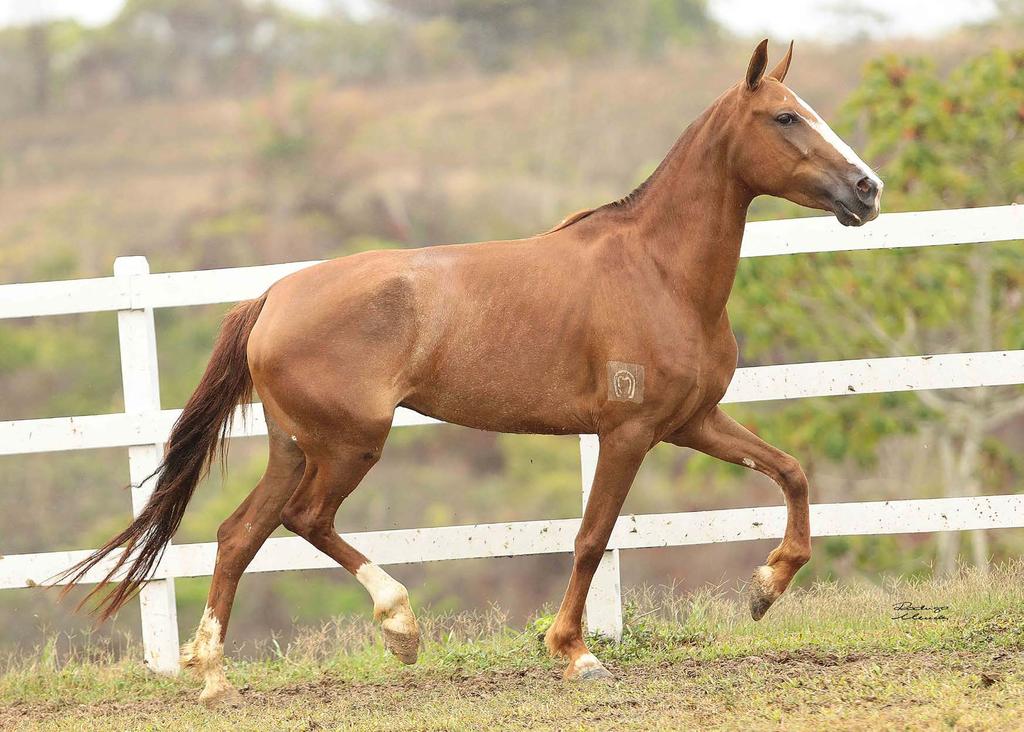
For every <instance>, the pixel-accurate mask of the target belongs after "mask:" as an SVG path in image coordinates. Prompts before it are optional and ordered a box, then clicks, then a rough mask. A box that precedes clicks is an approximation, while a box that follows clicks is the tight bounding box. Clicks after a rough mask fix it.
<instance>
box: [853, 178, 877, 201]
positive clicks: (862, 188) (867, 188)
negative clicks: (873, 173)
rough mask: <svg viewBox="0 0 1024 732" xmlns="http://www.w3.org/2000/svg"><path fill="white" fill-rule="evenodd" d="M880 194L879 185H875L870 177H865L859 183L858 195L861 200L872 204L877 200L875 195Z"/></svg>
mask: <svg viewBox="0 0 1024 732" xmlns="http://www.w3.org/2000/svg"><path fill="white" fill-rule="evenodd" d="M877 193H878V184H877V183H875V181H873V180H872V179H871V178H869V177H868V176H866V175H865V176H864V177H863V178H861V179H860V180H859V181H857V194H858V195H859V196H860V199H861V200H862V201H864V202H865V203H870V202H872V201H874V200H875V195H876V194H877Z"/></svg>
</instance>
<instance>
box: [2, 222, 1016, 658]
mask: <svg viewBox="0 0 1024 732" xmlns="http://www.w3.org/2000/svg"><path fill="white" fill-rule="evenodd" d="M1021 238H1024V208H1022V207H1019V206H998V207H991V208H979V209H964V210H957V211H927V212H915V213H906V214H883V215H882V216H881V217H879V218H878V219H877V220H876V221H875V222H874V223H873V224H872V225H871V226H869V227H865V228H856V229H852V228H843V227H841V226H840V225H839V224H838V222H836V221H835V219H834V218H833V217H831V216H829V217H821V218H810V219H798V220H788V221H772V222H758V223H752V224H750V225H749V226H748V227H747V232H746V236H745V237H744V242H743V249H742V253H741V256H743V257H758V256H771V255H780V254H795V253H805V252H825V251H857V250H866V249H881V248H898V247H921V246H936V245H943V244H966V243H986V242H996V241H1008V240H1013V239H1021ZM313 264H316V262H295V263H290V264H281V265H269V266H262V267H241V268H232V269H224V270H208V271H201V272H173V273H164V274H156V275H153V274H149V268H148V264H147V263H146V261H145V259H144V258H142V257H127V258H121V259H119V260H118V262H117V263H116V265H115V276H114V277H104V278H95V279H87V280H71V281H66V282H38V283H28V284H15V285H2V286H0V319H3V318H24V317H35V316H44V315H58V314H68V313H85V312H104V311H113V310H116V311H118V324H119V335H120V343H121V356H122V377H123V380H124V394H125V413H124V414H107V415H89V416H83V417H60V418H54V419H40V420H19V421H13V422H12V421H8V422H0V455H10V454H26V453H34V452H48V451H58V450H77V449H95V448H104V447H124V446H128V447H129V466H130V472H131V480H132V482H133V483H136V484H137V483H138V482H139V481H141V480H142V478H144V477H145V476H147V475H148V474H149V473H150V472H151V471H152V470H153V469H155V467H156V466H157V464H158V463H159V459H160V455H161V443H162V442H164V441H165V440H166V439H167V436H168V435H169V433H170V429H171V426H172V425H173V423H174V421H175V420H176V419H177V417H178V415H179V414H180V411H179V410H160V405H159V382H158V369H157V360H156V341H155V333H154V328H153V313H152V308H155V307H176V306H187V305H200V304H208V303H221V302H233V301H237V300H242V299H247V298H252V297H257V296H259V295H260V294H261V293H262V292H264V291H265V290H266V289H267V287H269V286H270V285H271V284H273V282H275V281H277V280H278V279H279V278H281V277H283V276H286V275H288V274H290V273H292V272H295V271H298V270H300V269H302V268H304V267H308V266H311V265H313ZM1022 374H1024V351H1005V352H993V353H968V354H949V355H940V356H910V357H898V358H881V359H861V360H855V361H835V362H830V363H816V364H787V365H782V366H765V367H756V368H746V369H739V370H738V371H737V373H736V377H735V379H734V380H733V384H732V386H731V388H730V389H729V392H728V393H727V394H726V396H725V399H724V400H723V401H725V402H747V401H761V400H773V399H793V398H802V397H812V396H826V395H832V396H835V395H845V394H859V393H872V392H888V391H906V390H916V389H946V388H961V387H974V386H991V385H998V384H1017V383H1024V378H1022ZM437 423H438V421H437V420H435V419H432V418H429V417H425V416H423V415H420V414H417V413H415V412H411V411H409V410H405V409H400V410H398V412H397V413H396V415H395V419H394V425H395V426H411V425H425V424H437ZM261 434H266V423H265V421H264V419H263V412H262V408H261V407H260V405H253V408H252V410H251V411H250V413H249V415H248V417H247V418H246V419H245V420H242V421H239V422H236V425H235V429H234V430H233V432H232V436H233V437H242V436H249V435H261ZM597 449H598V448H597V438H596V437H594V436H590V435H583V436H581V470H582V478H583V499H584V505H585V502H586V499H587V496H588V495H589V491H590V488H591V486H592V482H593V476H594V470H595V467H596V461H597ZM150 489H151V485H150V484H147V485H146V486H144V487H142V488H136V489H134V490H133V491H132V502H133V509H134V510H135V512H136V513H137V512H138V511H139V510H141V508H142V506H144V505H145V501H146V500H147V498H148V494H149V490H150ZM785 519H786V514H785V508H784V507H781V506H779V507H767V508H748V509H729V510H723V511H700V512H691V513H675V514H655V515H646V516H626V517H622V518H620V519H619V520H618V522H617V523H616V526H615V530H614V531H613V533H612V537H611V541H610V542H609V546H608V549H609V550H608V552H606V555H605V558H604V560H603V561H602V563H601V565H600V567H599V569H598V573H597V575H596V576H595V578H594V583H593V586H592V588H591V593H590V596H589V598H588V602H587V615H588V623H589V625H590V629H591V630H592V631H596V632H603V633H605V634H606V635H610V636H612V637H618V636H619V635H620V634H621V628H622V616H621V596H620V587H619V567H618V563H619V562H618V559H619V551H620V550H621V549H634V548H644V547H657V546H683V545H688V544H703V543H713V542H724V541H747V540H752V539H768V538H778V537H781V536H782V534H783V532H784V528H785ZM811 526H812V530H813V532H814V535H815V536H829V535H855V534H889V533H909V532H923V531H957V530H974V529H995V528H1011V527H1021V526H1024V496H1016V495H1013V496H982V497H972V498H947V499H926V500H913V501H885V502H871V503H846V504H831V505H817V506H812V507H811ZM578 529H579V520H578V519H563V520H555V521H523V522H515V523H505V524H480V525H476V526H449V527H441V528H432V529H405V530H399V531H381V532H365V533H361V534H353V535H347V536H346V539H348V540H349V541H350V542H351V543H352V544H353V545H354V546H356V547H358V548H360V549H361V550H363V551H364V552H365V553H367V554H369V555H370V556H373V557H374V559H375V561H376V562H377V563H378V564H381V565H386V564H398V563H405V562H426V561H441V560H450V559H468V558H476V557H501V556H520V555H526V554H546V553H553V552H571V551H572V548H573V539H574V537H575V534H576V532H577V530H578ZM88 554H89V552H88V551H74V552H47V553H41V554H23V555H8V556H6V557H4V556H0V588H15V587H31V586H34V585H36V584H40V583H42V582H43V581H44V580H46V579H47V578H49V577H52V576H53V575H55V574H57V573H58V572H59V571H61V570H63V569H65V568H66V567H68V566H70V565H72V564H74V563H76V562H77V561H79V560H81V559H83V558H84V557H85V556H87V555H88ZM215 556H216V545H215V544H212V543H206V544H188V545H179V546H170V547H169V548H168V552H167V554H166V556H165V558H164V561H163V562H162V563H161V564H160V566H159V567H157V569H156V571H155V573H154V580H155V581H153V582H151V583H150V584H148V585H147V587H146V588H145V589H144V590H143V594H142V618H143V636H144V644H145V650H146V659H147V662H148V663H149V664H150V666H151V667H152V668H154V669H155V670H160V671H166V672H172V673H173V672H175V671H176V670H177V659H178V654H177V645H178V640H177V621H176V614H175V604H174V585H173V578H174V577H188V576H202V575H209V574H211V573H212V571H213V565H214V559H215ZM116 559H117V554H115V555H114V556H111V557H108V559H107V560H106V561H105V562H103V563H102V564H101V565H100V566H99V567H97V568H95V569H94V570H93V571H92V572H90V573H89V574H88V575H87V577H86V578H85V581H86V582H96V581H98V580H99V579H101V578H102V577H103V576H104V575H105V574H106V571H107V570H109V568H110V566H112V564H113V563H114V562H115V561H116ZM335 567H336V564H335V563H334V562H333V561H332V560H331V559H329V558H328V557H326V556H325V555H323V554H321V553H320V552H318V551H317V550H316V549H314V548H313V547H312V546H310V545H309V544H308V543H307V542H305V541H303V540H301V539H298V538H287V539H271V540H270V541H268V542H267V544H266V545H265V546H264V547H263V549H261V551H260V552H259V554H257V556H256V558H255V559H254V561H253V563H252V565H251V566H250V568H249V571H253V572H271V571H285V570H293V569H314V568H335Z"/></svg>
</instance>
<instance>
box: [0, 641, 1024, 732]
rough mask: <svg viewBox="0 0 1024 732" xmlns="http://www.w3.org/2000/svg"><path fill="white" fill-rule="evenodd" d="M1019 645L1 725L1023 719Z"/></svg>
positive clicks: (514, 673) (84, 714)
mask: <svg viewBox="0 0 1024 732" xmlns="http://www.w3.org/2000/svg"><path fill="white" fill-rule="evenodd" d="M1022 655H1024V654H1021V653H1019V652H1007V651H998V652H993V653H970V652H949V653H942V652H917V653H902V654H901V653H895V654H894V653H887V654H878V655H871V654H857V653H852V654H848V655H845V656H839V655H834V654H829V653H820V652H812V651H806V652H787V651H782V652H771V653H766V654H762V655H757V656H747V657H741V658H735V659H720V660H714V661H699V660H686V661H680V662H661V663H657V664H651V665H647V664H643V663H635V664H629V665H624V666H616V665H615V664H609V667H610V668H611V670H612V671H613V673H614V674H615V677H616V680H615V681H614V682H612V683H599V684H580V683H570V682H564V681H562V680H561V679H560V678H559V677H558V673H557V670H555V669H537V670H532V669H517V670H509V671H505V672H503V671H501V670H489V671H485V672H480V673H474V674H464V673H459V672H455V673H438V672H437V671H436V670H432V671H429V672H426V673H424V672H416V671H415V670H406V669H401V668H397V667H396V669H395V674H394V678H393V679H392V680H390V681H384V682H372V683H370V682H365V681H352V680H346V679H345V678H339V677H338V676H336V675H333V674H330V673H324V674H323V675H322V676H321V677H320V678H318V679H316V680H313V681H303V682H301V683H295V684H288V685H284V686H280V687H277V688H266V689H260V690H256V689H253V688H246V687H245V686H243V687H242V693H243V698H244V705H243V706H241V707H239V708H222V709H216V710H206V709H204V708H202V707H200V706H199V705H198V703H197V702H196V696H197V693H198V689H195V690H180V689H179V690H177V691H176V692H174V693H173V694H171V695H169V696H160V697H157V698H150V699H146V700H142V701H135V700H132V699H130V698H124V699H123V700H121V699H119V700H107V701H98V702H90V703H68V702H64V701H60V700H49V701H45V702H15V703H13V704H10V705H8V706H6V707H4V708H2V709H0V728H2V729H5V730H8V729H9V730H30V729H31V730H37V729H39V730H58V729H59V730H107V729H109V730H115V729H116V730H147V729H214V730H219V729H223V730H268V729H286V730H327V729H339V730H397V729H403V730H405V729H408V730H462V729H465V730H474V729H485V728H489V729H510V730H526V729H529V730H547V729H552V730H553V729H595V730H619V729H623V730H626V729H630V730H654V729H657V730H662V729H680V730H683V729H706V730H816V731H817V730H824V729H828V730H880V729H899V730H934V729H956V730H1019V729H1024V718H1022V715H1024V683H1022V677H1021V673H1020V670H1021V661H1022V660H1024V659H1022ZM129 691H130V690H129V689H126V692H129ZM125 696H126V697H128V696H130V693H126V694H125Z"/></svg>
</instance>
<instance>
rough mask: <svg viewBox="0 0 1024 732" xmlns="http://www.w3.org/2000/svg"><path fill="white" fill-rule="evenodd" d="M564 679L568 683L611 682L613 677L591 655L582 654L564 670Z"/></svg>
mask: <svg viewBox="0 0 1024 732" xmlns="http://www.w3.org/2000/svg"><path fill="white" fill-rule="evenodd" d="M565 678H566V679H568V680H569V681H612V680H613V678H614V677H613V676H612V675H611V674H610V673H608V669H606V668H605V667H604V666H602V665H601V662H600V661H598V660H597V658H595V657H594V654H592V653H584V654H583V655H582V656H580V657H579V658H577V659H576V660H575V661H574V662H572V663H571V664H569V668H567V669H566V670H565Z"/></svg>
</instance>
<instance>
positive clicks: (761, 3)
mask: <svg viewBox="0 0 1024 732" xmlns="http://www.w3.org/2000/svg"><path fill="white" fill-rule="evenodd" d="M281 4H283V5H288V6H290V7H292V8H295V9H296V10H300V11H304V12H308V13H316V12H320V11H322V10H324V9H325V8H327V7H330V6H331V5H334V6H339V5H340V6H348V7H350V8H352V9H353V10H354V11H355V12H356V13H365V12H366V8H367V0H281ZM122 5H123V0H0V25H9V24H12V23H15V24H24V23H27V22H31V21H35V20H39V19H42V18H54V17H73V18H76V19H78V20H79V21H81V22H83V23H87V24H89V25H98V24H102V23H105V22H106V21H108V20H110V19H111V18H112V17H114V15H116V14H117V11H118V10H119V9H120V8H121V6H122ZM710 7H711V12H712V13H713V14H714V16H715V17H716V18H717V19H718V20H719V21H720V22H721V23H723V24H724V25H726V26H727V27H729V28H731V29H733V30H734V31H736V32H738V33H741V34H744V35H754V34H761V33H764V34H765V35H769V36H772V37H775V38H791V37H792V38H808V37H811V38H815V37H822V38H828V39H836V38H843V37H848V36H850V35H853V34H856V33H859V32H869V33H871V34H872V35H877V36H883V35H895V36H907V35H916V36H926V35H934V34H936V33H940V32H942V31H944V30H947V29H949V28H952V27H955V26H956V25H959V24H961V23H964V22H976V21H981V20H985V19H987V18H990V17H991V16H992V15H993V14H994V13H995V2H994V0H941V2H940V1H939V0H777V1H776V2H766V1H765V0H711V2H710Z"/></svg>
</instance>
